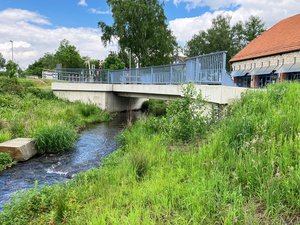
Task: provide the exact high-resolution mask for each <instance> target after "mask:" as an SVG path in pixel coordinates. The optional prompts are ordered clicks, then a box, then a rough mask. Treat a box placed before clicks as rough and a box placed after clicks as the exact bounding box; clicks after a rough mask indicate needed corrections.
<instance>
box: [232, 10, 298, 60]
mask: <svg viewBox="0 0 300 225" xmlns="http://www.w3.org/2000/svg"><path fill="white" fill-rule="evenodd" d="M296 50H300V14H297V15H295V16H292V17H289V18H287V19H284V20H282V21H280V22H279V23H277V24H275V25H274V26H273V27H271V28H270V29H268V30H267V31H265V32H264V33H262V34H261V35H260V36H258V37H257V38H255V39H254V40H253V41H251V42H250V43H249V44H248V45H247V46H246V47H245V48H243V49H242V50H241V51H240V52H239V53H237V54H236V55H235V56H234V57H233V58H231V60H230V62H236V61H242V60H246V59H253V58H259V57H263V56H269V55H274V54H279V53H284V52H290V51H296Z"/></svg>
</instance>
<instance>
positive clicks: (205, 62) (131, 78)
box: [56, 52, 226, 84]
mask: <svg viewBox="0 0 300 225" xmlns="http://www.w3.org/2000/svg"><path fill="white" fill-rule="evenodd" d="M225 66H226V52H217V53H212V54H208V55H202V56H197V57H194V58H188V59H187V60H186V63H184V64H170V65H163V66H152V67H143V68H134V69H123V70H100V69H78V68H77V69H57V70H56V73H57V79H58V80H63V81H68V82H85V83H108V84H183V83H199V84H222V77H223V76H225V74H226V69H225Z"/></svg>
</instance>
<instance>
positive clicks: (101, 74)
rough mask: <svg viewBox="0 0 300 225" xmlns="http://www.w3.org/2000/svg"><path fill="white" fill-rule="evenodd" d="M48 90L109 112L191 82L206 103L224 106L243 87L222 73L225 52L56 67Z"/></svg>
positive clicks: (171, 94) (176, 93)
mask: <svg viewBox="0 0 300 225" xmlns="http://www.w3.org/2000/svg"><path fill="white" fill-rule="evenodd" d="M56 76H57V80H58V81H55V82H53V83H52V90H53V92H54V94H55V95H56V96H58V97H59V98H63V99H67V100H69V101H76V100H79V101H82V102H85V103H93V104H96V105H97V106H99V107H100V108H102V109H104V110H107V111H109V112H116V111H124V110H129V109H130V110H133V109H139V108H140V107H141V104H142V102H144V101H145V100H146V99H151V98H152V99H173V98H178V97H182V96H183V94H182V86H184V85H186V84H187V83H193V84H194V85H195V88H196V90H197V91H200V92H201V94H202V96H203V98H204V100H205V101H206V102H208V103H212V104H217V105H224V104H228V103H229V102H230V101H233V100H235V99H237V98H239V97H240V96H241V94H242V93H243V92H244V91H246V90H247V89H246V88H239V87H236V86H234V84H233V82H232V80H231V78H230V76H229V75H228V74H227V73H226V52H217V53H212V54H207V55H202V56H197V57H194V58H188V59H187V60H186V63H185V64H170V65H164V66H155V67H145V68H134V69H124V70H115V71H110V70H97V69H93V68H92V69H91V70H87V69H57V71H56Z"/></svg>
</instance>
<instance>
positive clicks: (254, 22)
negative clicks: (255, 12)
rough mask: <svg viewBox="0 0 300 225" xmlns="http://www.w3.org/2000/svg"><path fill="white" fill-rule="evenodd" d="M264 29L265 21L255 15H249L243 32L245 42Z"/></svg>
mask: <svg viewBox="0 0 300 225" xmlns="http://www.w3.org/2000/svg"><path fill="white" fill-rule="evenodd" d="M265 30H266V28H265V23H264V22H263V21H262V20H261V18H259V17H257V16H250V18H249V20H248V21H246V23H245V27H244V30H243V33H244V35H245V39H246V43H249V42H251V41H252V40H254V39H255V38H256V37H257V36H259V35H260V34H261V33H263V32H264V31H265Z"/></svg>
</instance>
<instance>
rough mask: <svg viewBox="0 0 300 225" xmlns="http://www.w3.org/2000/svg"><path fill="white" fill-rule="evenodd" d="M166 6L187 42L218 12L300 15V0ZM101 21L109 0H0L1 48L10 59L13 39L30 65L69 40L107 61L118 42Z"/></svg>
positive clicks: (168, 2)
mask: <svg viewBox="0 0 300 225" xmlns="http://www.w3.org/2000/svg"><path fill="white" fill-rule="evenodd" d="M161 1H163V0H161ZM164 10H165V14H166V16H167V23H168V26H169V28H170V29H171V30H172V32H173V34H174V35H175V37H176V38H177V41H178V43H179V44H180V45H181V46H184V45H185V44H186V42H187V41H188V40H190V39H191V38H192V37H193V35H194V34H197V33H198V32H199V31H201V30H206V29H207V28H209V27H210V26H211V22H212V19H213V18H215V17H216V16H218V15H220V14H225V15H229V16H231V17H232V20H231V23H232V24H234V23H236V22H237V21H240V20H241V21H243V22H244V21H246V20H247V19H248V18H249V17H250V16H251V15H254V16H259V17H261V18H262V19H263V20H264V21H265V23H266V27H267V28H268V27H271V26H272V25H274V24H275V23H277V22H279V21H280V20H282V19H284V18H286V17H289V16H292V15H295V14H298V13H300V0H164ZM99 21H104V22H106V23H107V24H112V23H113V18H112V14H111V10H110V8H109V7H108V5H107V4H106V0H0V52H1V53H2V55H3V56H4V58H6V59H7V60H9V59H11V49H12V46H11V42H10V40H13V44H14V60H15V61H16V62H17V63H18V64H19V65H20V66H21V67H22V68H26V67H27V66H28V65H29V64H31V63H33V62H34V61H35V60H37V59H38V58H40V57H42V56H43V55H44V54H45V53H47V52H49V53H54V52H55V51H56V49H57V48H58V46H59V43H60V41H61V40H63V39H67V40H69V41H70V43H71V44H72V45H75V46H76V47H77V48H78V50H79V52H80V54H81V55H83V56H89V57H91V58H95V59H104V58H105V57H106V56H107V55H108V53H109V52H110V51H117V50H118V46H117V43H111V44H110V45H108V46H106V47H105V46H104V45H103V43H102V42H101V30H100V29H99V28H97V23H98V22H99Z"/></svg>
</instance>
